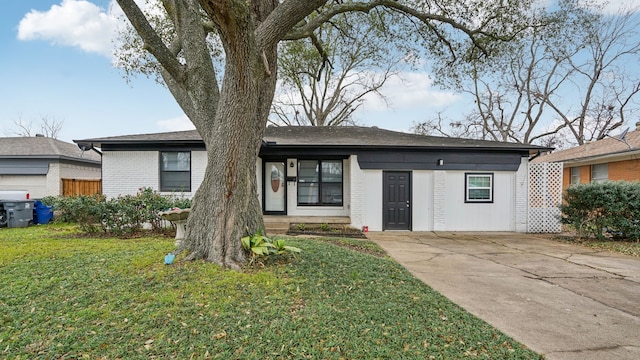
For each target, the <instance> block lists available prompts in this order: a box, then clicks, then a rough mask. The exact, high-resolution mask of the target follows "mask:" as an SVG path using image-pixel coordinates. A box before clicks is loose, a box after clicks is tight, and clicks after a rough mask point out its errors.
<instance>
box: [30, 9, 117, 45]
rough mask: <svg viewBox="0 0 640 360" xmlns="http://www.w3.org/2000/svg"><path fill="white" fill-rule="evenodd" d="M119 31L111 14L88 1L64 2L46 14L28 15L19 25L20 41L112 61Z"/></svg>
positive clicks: (41, 12) (114, 17)
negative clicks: (75, 49)
mask: <svg viewBox="0 0 640 360" xmlns="http://www.w3.org/2000/svg"><path fill="white" fill-rule="evenodd" d="M112 4H113V3H112ZM110 8H113V6H110ZM117 27H118V19H117V17H116V16H115V15H114V13H113V12H112V11H108V12H107V11H105V10H104V9H101V8H100V7H98V6H97V5H95V4H93V3H91V2H89V1H86V0H63V1H62V2H61V3H60V5H53V6H51V8H50V9H49V10H47V11H38V10H31V11H30V12H29V13H27V14H26V15H25V16H24V18H22V20H20V24H19V25H18V39H20V40H45V41H49V42H51V43H52V44H56V45H64V46H74V47H79V48H81V49H82V50H84V51H87V52H93V53H98V54H101V55H105V56H109V57H110V56H111V55H112V52H113V51H112V47H113V45H112V39H113V38H114V36H115V35H116V29H117Z"/></svg>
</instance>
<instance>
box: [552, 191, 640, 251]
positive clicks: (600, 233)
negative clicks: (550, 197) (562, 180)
mask: <svg viewBox="0 0 640 360" xmlns="http://www.w3.org/2000/svg"><path fill="white" fill-rule="evenodd" d="M560 209H561V211H562V223H564V224H568V225H570V226H572V227H573V228H574V229H575V230H576V231H577V232H578V234H579V235H580V236H595V237H597V238H598V239H603V238H604V237H605V233H609V234H612V235H616V236H619V237H621V238H627V239H631V240H638V239H640V228H639V225H640V183H638V182H627V181H607V182H597V183H588V184H578V185H572V186H570V187H569V188H568V189H567V190H566V191H565V194H564V202H563V204H562V205H561V207H560Z"/></svg>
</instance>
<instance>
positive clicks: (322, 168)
mask: <svg viewBox="0 0 640 360" xmlns="http://www.w3.org/2000/svg"><path fill="white" fill-rule="evenodd" d="M298 205H329V206H342V160H299V161H298Z"/></svg>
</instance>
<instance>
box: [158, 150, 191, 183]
mask: <svg viewBox="0 0 640 360" xmlns="http://www.w3.org/2000/svg"><path fill="white" fill-rule="evenodd" d="M163 153H189V171H171V170H168V171H165V170H162V154H163ZM192 155H193V154H192V152H191V151H184V150H175V151H158V183H159V184H158V188H160V192H191V182H192V181H191V180H192V179H191V175H192V174H191V169H192V166H191V165H192V158H193V156H192ZM164 172H180V173H185V172H188V173H189V184H188V186H187V187H183V188H180V189H167V188H165V187H163V186H162V173H164Z"/></svg>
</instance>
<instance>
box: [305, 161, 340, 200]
mask: <svg viewBox="0 0 640 360" xmlns="http://www.w3.org/2000/svg"><path fill="white" fill-rule="evenodd" d="M338 160H339V161H340V163H341V164H342V174H341V176H340V184H341V189H340V191H341V193H342V201H340V203H339V204H337V203H327V204H325V203H322V183H323V182H322V162H323V161H338ZM300 161H317V162H318V168H319V173H318V182H317V184H318V203H317V204H305V203H300V201H299V197H300V170H299V169H298V171H297V172H298V176H297V180H296V205H297V206H302V207H319V206H321V207H342V206H344V159H343V158H332V157H323V158H298V159H296V163H298V164H299V163H300ZM303 184H309V183H303ZM329 184H336V183H329Z"/></svg>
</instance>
